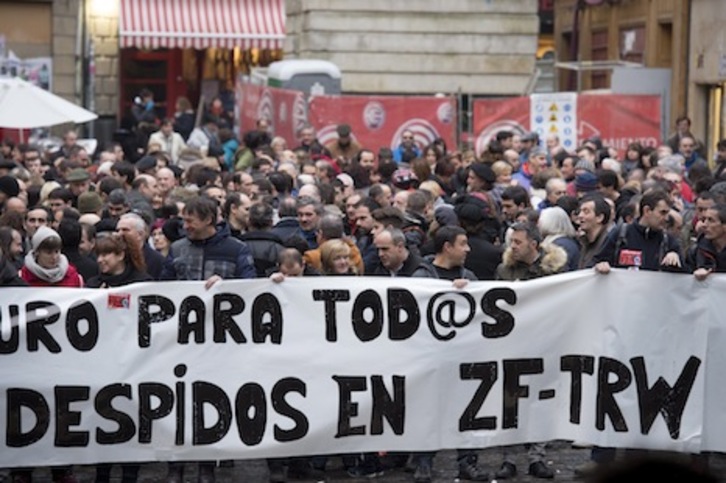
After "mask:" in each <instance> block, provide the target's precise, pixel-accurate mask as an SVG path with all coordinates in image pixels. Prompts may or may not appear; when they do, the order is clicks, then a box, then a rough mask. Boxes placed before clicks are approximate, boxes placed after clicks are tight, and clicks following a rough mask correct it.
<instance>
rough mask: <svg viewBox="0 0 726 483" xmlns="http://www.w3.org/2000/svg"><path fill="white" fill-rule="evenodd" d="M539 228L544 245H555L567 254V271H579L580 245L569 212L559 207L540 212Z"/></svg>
mask: <svg viewBox="0 0 726 483" xmlns="http://www.w3.org/2000/svg"><path fill="white" fill-rule="evenodd" d="M537 226H538V228H539V231H540V233H541V234H542V237H543V240H542V245H547V244H553V245H557V246H559V247H561V248H562V249H563V250H564V251H565V252H566V253H567V270H568V271H571V270H577V266H578V263H579V259H580V244H579V243H578V242H577V232H576V231H575V227H574V226H572V222H571V221H570V217H569V216H568V215H567V212H566V211H565V210H563V209H562V208H560V207H559V206H553V207H552V208H545V209H544V210H542V211H541V212H540V215H539V221H538V222H537Z"/></svg>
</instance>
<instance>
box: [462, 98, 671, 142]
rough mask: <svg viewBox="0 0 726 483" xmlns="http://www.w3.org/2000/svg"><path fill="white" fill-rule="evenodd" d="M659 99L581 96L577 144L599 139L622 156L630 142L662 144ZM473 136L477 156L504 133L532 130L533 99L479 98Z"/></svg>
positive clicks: (475, 110)
mask: <svg viewBox="0 0 726 483" xmlns="http://www.w3.org/2000/svg"><path fill="white" fill-rule="evenodd" d="M660 109H661V101H660V97H659V96H630V95H615V94H602V95H601V94H581V95H579V96H578V97H577V131H578V133H577V134H578V144H581V143H582V142H583V141H584V140H586V139H588V138H590V137H593V136H598V137H599V138H600V139H602V141H603V144H605V145H606V146H612V147H614V148H616V149H617V150H618V152H619V153H620V155H621V156H622V155H623V154H624V152H625V149H626V148H627V146H628V144H629V143H631V142H639V143H641V144H642V145H644V146H657V145H658V144H659V143H660V135H661V131H660V120H661V116H660V114H661V113H660ZM473 114H474V120H473V123H474V136H475V143H476V144H475V146H476V152H477V154H480V153H481V152H482V151H484V150H485V149H486V146H487V144H488V143H489V141H490V140H491V139H492V138H493V136H494V135H495V134H496V133H497V132H498V131H501V130H505V129H507V130H510V131H514V132H515V133H523V132H526V131H529V129H530V126H531V122H530V99H529V98H528V97H516V98H507V99H480V100H476V101H474V106H473Z"/></svg>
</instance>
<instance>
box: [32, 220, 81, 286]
mask: <svg viewBox="0 0 726 483" xmlns="http://www.w3.org/2000/svg"><path fill="white" fill-rule="evenodd" d="M31 247H32V249H31V251H30V253H28V254H27V255H26V256H25V265H24V266H23V268H22V269H21V270H20V278H22V279H23V280H25V281H26V282H27V283H28V285H30V286H31V287H83V278H82V277H81V276H80V275H79V274H78V271H77V270H76V267H74V266H73V265H71V264H70V263H69V262H68V259H67V258H66V256H65V255H63V254H61V248H62V247H63V242H62V241H61V237H60V235H59V234H58V232H56V231H55V230H53V229H52V228H48V227H47V226H41V227H40V228H38V229H37V230H36V231H35V235H33V238H31Z"/></svg>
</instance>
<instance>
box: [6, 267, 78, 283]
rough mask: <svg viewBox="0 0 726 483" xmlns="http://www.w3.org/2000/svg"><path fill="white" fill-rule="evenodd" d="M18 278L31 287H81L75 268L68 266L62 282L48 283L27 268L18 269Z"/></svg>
mask: <svg viewBox="0 0 726 483" xmlns="http://www.w3.org/2000/svg"><path fill="white" fill-rule="evenodd" d="M20 278H22V279H23V280H25V281H26V282H27V283H28V285H30V286H31V287H79V288H80V287H83V277H81V276H80V275H79V274H78V271H77V270H76V267H74V266H73V265H68V271H67V272H66V276H65V277H63V280H61V281H60V282H56V283H50V282H47V281H45V280H43V279H42V278H39V277H38V276H37V275H35V274H34V273H33V272H31V271H30V270H28V267H23V268H21V269H20Z"/></svg>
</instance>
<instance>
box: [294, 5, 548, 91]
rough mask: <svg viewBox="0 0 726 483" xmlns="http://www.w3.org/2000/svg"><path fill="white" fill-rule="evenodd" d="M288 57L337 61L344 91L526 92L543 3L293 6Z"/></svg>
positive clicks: (532, 66)
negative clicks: (538, 5)
mask: <svg viewBox="0 0 726 483" xmlns="http://www.w3.org/2000/svg"><path fill="white" fill-rule="evenodd" d="M286 6H287V41H286V46H285V58H287V59H291V58H301V59H305V58H308V59H323V60H329V61H331V62H333V63H335V64H336V65H338V67H340V69H341V71H342V84H343V90H344V91H346V92H361V93H422V94H425V93H436V92H444V93H450V92H456V91H457V90H459V89H461V90H462V91H463V92H464V93H473V94H498V95H505V94H514V95H516V94H522V92H523V91H524V90H525V88H526V86H527V83H528V81H529V80H530V78H531V76H532V74H533V72H534V63H535V53H536V50H537V34H538V29H539V23H538V17H537V1H536V0H508V1H500V0H497V1H494V0H456V1H453V2H442V1H440V0H406V1H405V2H403V1H402V2H391V1H390V0H368V1H365V2H361V1H359V0H288V1H287V4H286Z"/></svg>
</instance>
